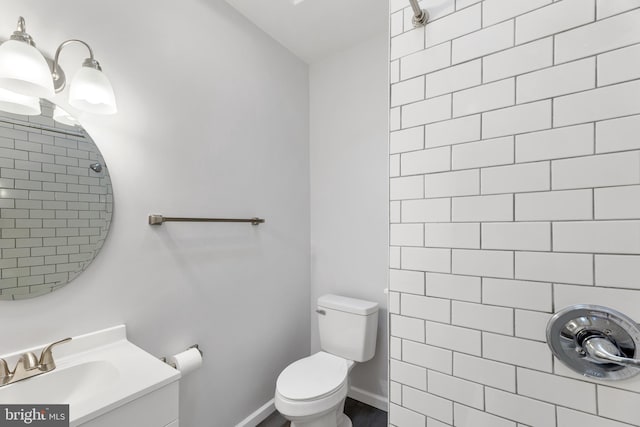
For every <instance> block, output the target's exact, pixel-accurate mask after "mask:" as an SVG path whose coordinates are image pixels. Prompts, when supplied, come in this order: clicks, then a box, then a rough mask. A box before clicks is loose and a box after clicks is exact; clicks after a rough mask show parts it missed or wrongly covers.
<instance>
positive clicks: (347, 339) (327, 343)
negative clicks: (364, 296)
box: [316, 294, 378, 362]
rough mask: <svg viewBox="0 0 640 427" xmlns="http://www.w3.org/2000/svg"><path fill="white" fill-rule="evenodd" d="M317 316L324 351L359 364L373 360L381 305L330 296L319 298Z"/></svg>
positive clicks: (321, 345)
mask: <svg viewBox="0 0 640 427" xmlns="http://www.w3.org/2000/svg"><path fill="white" fill-rule="evenodd" d="M316 312H317V313H318V328H319V332H320V347H321V348H322V350H323V351H326V352H328V353H331V354H334V355H336V356H340V357H343V358H345V359H348V360H353V361H355V362H366V361H367V360H370V359H372V358H373V356H374V354H375V352H376V336H377V332H378V303H376V302H371V301H364V300H360V299H355V298H348V297H343V296H340V295H331V294H329V295H323V296H321V297H320V298H318V306H317V310H316Z"/></svg>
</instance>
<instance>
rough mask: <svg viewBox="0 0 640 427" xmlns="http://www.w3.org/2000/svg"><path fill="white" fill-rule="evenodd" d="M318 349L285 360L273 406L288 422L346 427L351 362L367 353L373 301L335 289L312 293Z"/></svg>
mask: <svg viewBox="0 0 640 427" xmlns="http://www.w3.org/2000/svg"><path fill="white" fill-rule="evenodd" d="M316 312H317V313H318V328H319V331H320V347H321V351H319V352H318V353H316V354H312V355H311V356H309V357H305V358H304V359H300V360H298V361H296V362H293V363H292V364H290V365H289V366H287V367H286V368H285V369H284V371H282V372H281V373H280V376H278V381H277V382H276V396H275V404H276V409H277V410H278V411H279V412H280V413H281V414H282V416H284V417H285V418H286V419H288V420H290V421H291V427H351V420H350V419H349V417H347V416H346V415H345V414H344V413H343V411H344V401H345V399H346V397H347V391H348V389H349V384H348V378H349V373H350V372H351V369H352V368H353V365H354V364H355V362H366V361H367V360H370V359H371V358H373V355H374V354H375V349H376V334H377V329H378V304H377V303H375V302H370V301H363V300H359V299H354V298H347V297H343V296H339V295H324V296H321V297H320V298H318V307H317V310H316Z"/></svg>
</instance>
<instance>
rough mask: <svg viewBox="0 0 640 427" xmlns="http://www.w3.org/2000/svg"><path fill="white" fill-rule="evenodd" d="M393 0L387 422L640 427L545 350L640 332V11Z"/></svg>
mask: <svg viewBox="0 0 640 427" xmlns="http://www.w3.org/2000/svg"><path fill="white" fill-rule="evenodd" d="M390 3H391V12H392V15H391V18H390V19H391V30H392V31H391V58H390V60H391V70H392V72H391V81H390V85H391V104H390V106H389V109H390V117H391V123H392V132H391V138H390V153H391V163H390V164H391V165H392V171H394V175H393V177H392V178H391V181H390V188H391V210H390V212H391V214H392V215H391V218H392V220H391V222H392V225H391V242H392V243H391V244H392V247H391V255H390V256H391V273H390V290H391V291H392V292H391V294H392V295H391V297H392V301H393V311H392V314H391V320H390V321H391V328H390V335H391V341H390V342H391V345H392V352H391V364H390V378H391V384H390V396H392V399H391V405H390V409H389V410H390V416H389V422H390V425H391V426H395V427H425V426H429V427H433V426H437V427H442V426H457V427H519V426H525V425H526V426H533V427H537V426H540V427H575V426H577V425H585V426H589V427H596V426H597V427H631V426H636V427H640V417H638V415H637V410H636V408H637V406H638V405H639V404H640V378H639V379H633V380H629V381H627V382H626V383H625V384H623V385H620V384H618V383H615V382H611V383H606V384H604V383H602V382H598V381H590V380H589V379H587V378H584V377H581V376H580V375H577V374H574V373H572V372H571V371H570V370H568V369H567V368H565V367H564V366H563V365H561V363H560V362H559V361H557V360H555V359H554V358H553V357H552V354H551V352H550V350H549V349H548V347H547V345H546V342H545V341H546V336H545V328H546V324H547V322H548V320H549V319H550V318H551V316H552V315H553V313H555V312H557V311H559V310H561V309H562V308H564V307H566V306H567V305H571V304H577V303H587V304H589V303H590V304H602V305H608V306H611V307H612V308H615V309H618V310H620V311H622V312H625V313H626V314H627V315H629V316H631V317H632V318H635V319H637V320H640V280H639V279H638V277H640V137H639V135H640V24H639V23H640V1H639V0H423V1H422V2H421V5H422V7H424V8H426V9H428V10H431V11H433V13H432V21H430V22H429V23H428V25H427V26H426V28H424V27H423V28H413V26H412V25H410V17H411V13H412V12H411V8H410V5H409V3H408V1H402V0H390ZM1 147H2V141H1V140H0V148H1ZM398 157H399V160H398ZM22 160H26V159H16V161H22ZM398 162H399V165H398ZM7 178H9V179H15V178H10V177H7Z"/></svg>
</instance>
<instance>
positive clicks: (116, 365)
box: [0, 325, 180, 426]
mask: <svg viewBox="0 0 640 427" xmlns="http://www.w3.org/2000/svg"><path fill="white" fill-rule="evenodd" d="M43 347H44V346H37V347H34V348H30V349H25V350H20V351H18V352H15V353H12V354H8V355H4V356H0V357H2V358H4V359H5V360H7V362H8V364H9V366H10V367H13V366H14V365H15V363H16V361H17V359H18V357H19V355H20V354H22V353H24V352H26V351H33V352H34V353H36V354H37V355H39V354H40V350H41V349H42V348H43ZM53 355H54V360H55V363H56V369H54V370H53V371H50V372H47V373H44V374H41V375H38V376H34V377H31V378H28V379H26V380H22V381H18V382H16V383H14V384H9V385H6V386H4V387H0V402H2V403H3V404H69V416H70V426H78V425H81V424H83V423H86V422H87V421H89V420H91V419H94V418H96V417H99V416H101V415H103V414H106V413H107V412H109V411H112V410H113V409H115V408H117V407H120V406H122V405H125V404H127V403H129V402H132V401H134V400H136V399H138V398H140V397H142V396H144V395H147V394H149V393H151V392H153V391H155V390H158V389H160V388H162V387H164V386H166V385H168V384H170V383H173V382H175V381H177V380H178V379H179V378H180V373H179V372H178V371H177V370H175V369H173V368H171V367H170V366H169V365H167V364H165V363H163V362H162V361H160V360H159V359H157V358H156V357H154V356H152V355H151V354H149V353H146V352H145V351H144V350H142V349H140V348H138V347H136V346H135V345H133V344H132V343H131V342H129V341H128V340H127V338H126V330H125V326H124V325H121V326H116V327H114V328H109V329H105V330H102V331H98V332H93V333H90V334H86V335H81V336H78V337H74V338H73V339H72V340H71V341H69V342H67V343H65V344H62V345H60V346H57V347H56V348H55V349H54V351H53Z"/></svg>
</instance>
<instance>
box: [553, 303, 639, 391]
mask: <svg viewBox="0 0 640 427" xmlns="http://www.w3.org/2000/svg"><path fill="white" fill-rule="evenodd" d="M547 344H548V345H549V348H551V351H552V352H553V354H554V355H555V356H556V357H557V358H558V359H560V361H561V362H562V363H564V364H565V365H567V366H568V367H569V368H571V369H573V370H574V371H576V372H578V373H580V374H582V375H585V376H588V377H594V378H598V379H603V380H620V379H626V378H630V377H632V376H634V375H637V374H638V373H640V328H639V327H638V325H637V324H636V322H634V321H633V320H632V319H631V318H629V317H627V316H625V315H624V314H622V313H620V312H618V311H616V310H613V309H611V308H607V307H602V306H598V305H575V306H571V307H567V308H565V309H563V310H561V311H559V312H558V313H556V314H555V315H554V316H553V317H552V318H551V320H549V323H548V324H547Z"/></svg>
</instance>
